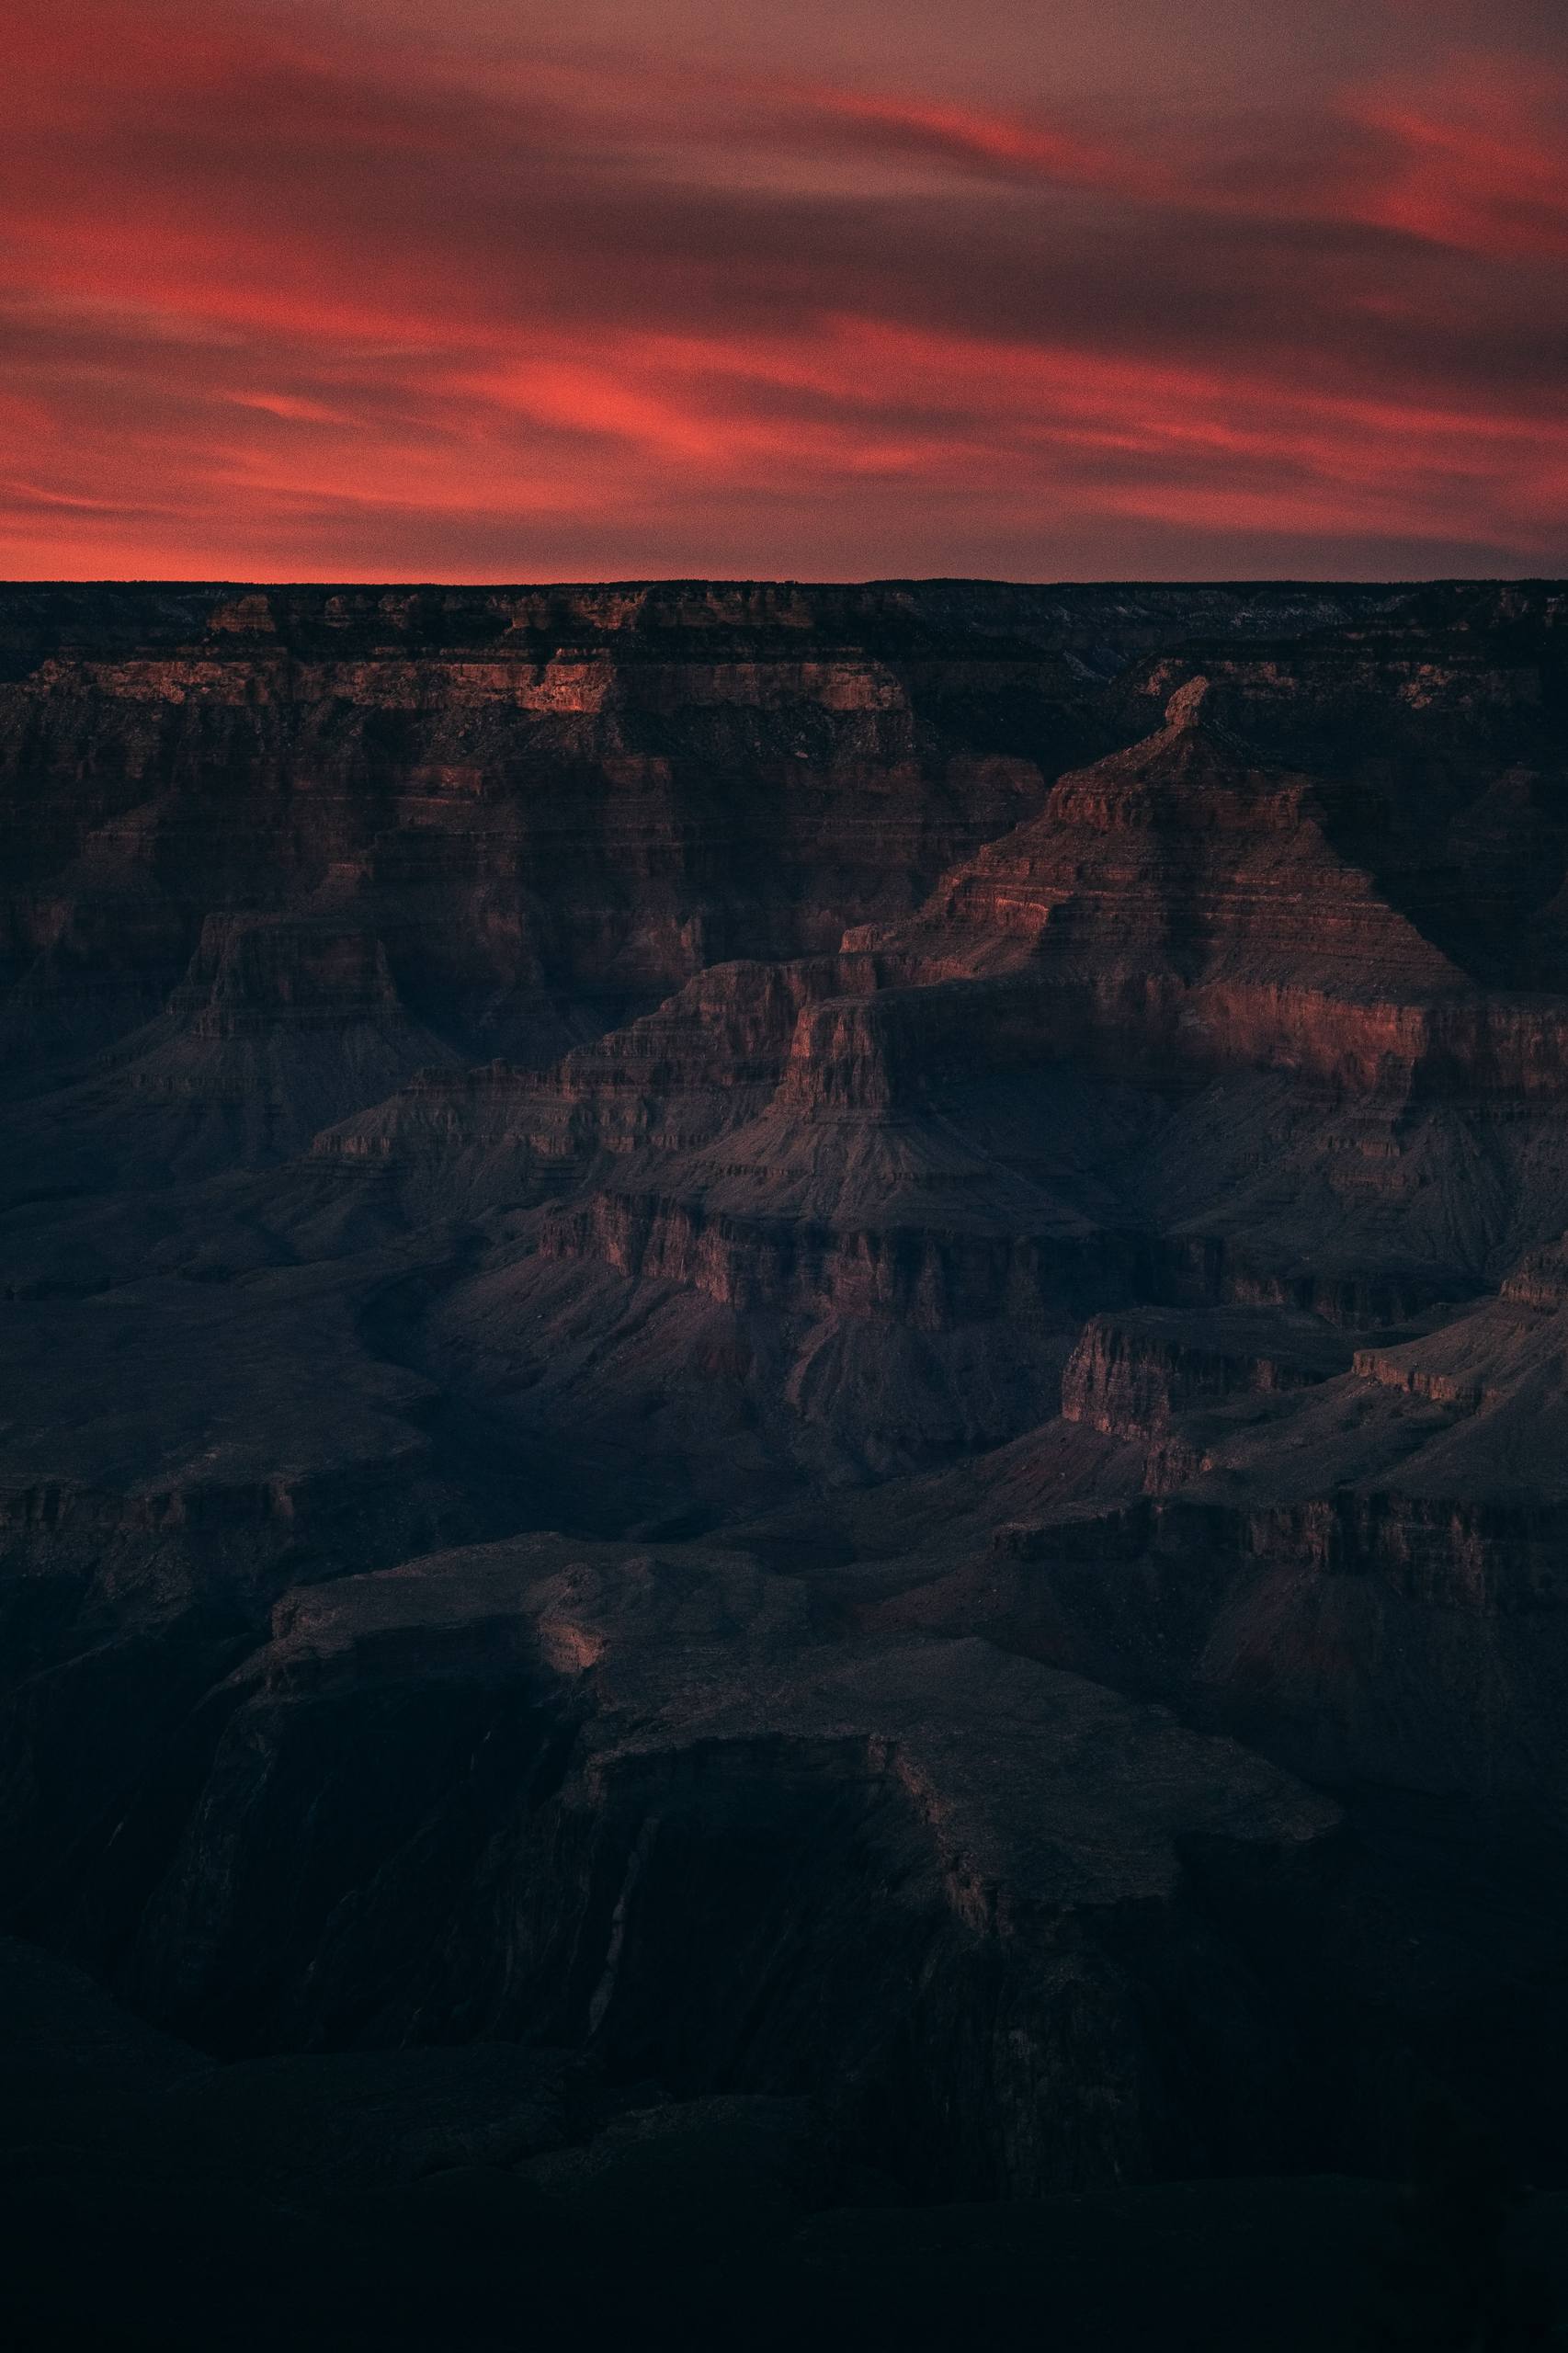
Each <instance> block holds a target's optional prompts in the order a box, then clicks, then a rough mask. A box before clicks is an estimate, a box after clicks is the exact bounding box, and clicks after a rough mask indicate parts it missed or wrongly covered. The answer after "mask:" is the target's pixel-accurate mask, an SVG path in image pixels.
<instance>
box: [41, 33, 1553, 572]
mask: <svg viewBox="0 0 1568 2353" xmlns="http://www.w3.org/2000/svg"><path fill="white" fill-rule="evenodd" d="M6 19H7V23H8V25H9V26H10V28H12V29H11V31H10V34H9V36H8V39H7V43H6V47H7V51H8V52H9V53H8V55H7V59H6V118H7V121H6V140H5V142H4V148H3V152H0V208H3V214H0V304H3V313H4V324H3V328H0V337H3V340H0V415H3V417H4V427H5V430H4V438H3V442H0V573H4V574H8V575H11V576H27V577H51V576H60V575H78V576H82V575H85V576H95V577H97V576H107V575H120V576H126V575H130V576H140V577H170V576H180V575H193V574H194V575H201V576H209V577H211V576H224V577H231V578H233V577H249V578H267V577H270V578H293V579H310V578H333V579H345V580H347V579H355V578H361V579H364V578H369V579H388V578H398V577H404V578H406V577H417V578H423V579H472V580H484V579H492V580H494V579H507V580H526V579H530V578H531V579H540V578H576V579H584V578H595V577H619V578H626V577H637V576H648V575H671V574H730V575H733V574H742V575H758V574H770V575H775V576H777V575H789V576H794V577H807V578H810V577H828V578H857V577H866V576H871V575H879V574H881V575H886V574H931V573H945V574H1001V575H1005V576H1010V577H1014V578H1036V579H1040V578H1046V579H1049V578H1053V577H1074V578H1085V577H1088V578H1093V577H1105V576H1116V575H1119V574H1120V575H1140V574H1141V575H1143V576H1161V575H1163V576H1167V577H1182V576H1187V577H1199V576H1205V575H1207V576H1210V577H1212V576H1227V575H1228V576H1238V575H1242V576H1246V575H1261V574H1308V575H1311V574H1316V575H1320V576H1321V575H1328V576H1333V575H1341V576H1350V575H1369V574H1370V575H1383V574H1398V575H1409V574H1433V573H1453V572H1466V573H1478V572H1479V573H1493V574H1497V573H1502V574H1518V573H1525V574H1528V573H1542V572H1562V571H1565V570H1568V398H1565V396H1564V387H1565V384H1568V6H1564V0H1487V5H1486V6H1480V5H1471V0H1419V5H1417V0H1294V5H1292V6H1289V7H1287V6H1277V5H1274V0H1268V5H1265V0H1030V4H1029V5H1026V0H964V5H962V6H958V5H954V0H790V5H789V6H773V7H769V8H766V9H765V8H763V7H761V6H756V5H754V0H667V4H662V0H573V5H571V6H565V7H562V6H559V5H552V6H550V7H545V6H540V5H535V0H440V5H439V6H430V5H415V0H312V5H311V6H309V7H308V8H307V7H291V6H279V5H275V0H267V4H266V5H264V0H202V5H200V6H187V5H186V0H8V5H7V7H6Z"/></svg>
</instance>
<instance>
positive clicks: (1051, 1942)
mask: <svg viewBox="0 0 1568 2353" xmlns="http://www.w3.org/2000/svg"><path fill="white" fill-rule="evenodd" d="M1565 609H1568V608H1565V605H1564V599H1563V597H1562V594H1561V592H1559V591H1558V590H1557V589H1555V588H1553V587H1551V586H1550V585H1525V586H1521V587H1508V588H1501V587H1495V586H1487V585H1473V586H1471V585H1463V584H1459V585H1437V586H1434V587H1430V588H1421V589H1398V590H1395V589H1379V588H1372V587H1364V586H1363V587H1354V588H1346V589H1337V588H1332V587H1325V588H1323V589H1315V588H1312V589H1308V588H1290V587H1278V588H1263V589H1255V590H1247V589H1232V588H1223V587H1211V588H1193V589H1184V588H1181V587H1176V586H1161V587H1151V588H1146V589H1145V588H1131V587H1128V588H1116V587H1104V588H1096V587H1085V588H1076V589H1068V588H1062V589H1034V588H1009V587H1006V586H1003V585H995V584H986V583H965V582H949V583H926V584H920V583H916V584H896V583H894V584H881V585H870V586H867V587H858V588H847V587H841V588H813V587H809V586H790V585H767V584H741V585H735V584H717V585H705V584H700V583H695V584H693V583H687V584H672V585H664V586H656V585H655V586H650V585H628V586H621V587H607V588H573V589H544V588H537V589H536V588H526V589H517V590H500V589H483V590H478V589H475V590H462V589H451V590H448V589H419V590H407V589H398V590H389V591H381V590H376V589H360V588H353V589H342V590H334V589H328V588H321V589H267V588H256V589H243V590H241V589H233V588H218V587H214V588H210V589H209V588H183V587H171V588H142V589H131V588H114V587H105V588H101V589H91V588H70V589H63V588H62V589H48V588H38V589H17V590H11V591H6V592H5V594H4V596H3V597H0V834H3V837H4V842H5V858H4V865H3V870H0V982H3V994H0V1035H3V1036H4V1039H5V1041H6V1059H5V1065H4V1088H5V1094H4V1122H5V1147H4V1158H3V1172H4V1207H3V1211H0V1266H3V1282H0V1290H3V1293H4V1297H3V1300H0V1341H3V1345H4V1347H5V1348H6V1350H7V1351H8V1357H7V1378H6V1383H5V1388H4V1400H3V1404H0V1547H3V1549H0V1564H3V1574H0V1617H3V1621H4V1625H5V1629H6V1646H5V1691H4V1696H3V1699H0V1777H3V1779H0V1787H3V1790H4V1796H5V1803H4V1806H3V1807H0V1823H3V1824H4V1830H3V1836H4V1840H5V1853H6V1872H5V1880H6V1887H7V1890H8V1896H7V1903H8V1905H9V1924H10V1926H11V1927H13V1928H15V1929H17V1931H19V1932H20V1933H21V1934H23V1935H25V1936H30V1937H34V1938H39V1939H41V1940H42V1941H43V1942H45V1943H47V1944H50V1945H52V1946H55V1947H58V1948H59V1949H62V1951H65V1952H68V1953H70V1954H71V1955H73V1956H74V1957H75V1958H76V1959H77V1960H79V1961H85V1963H86V1964H87V1965H88V1966H89V1967H91V1968H92V1969H94V1970H95V1971H96V1972H98V1973H99V1974H100V1975H102V1976H105V1977H107V1978H108V1979H110V1980H112V1982H113V1984H114V1985H115V1987H116V1988H117V1990H118V1992H119V1994H120V1995H122V1996H124V1997H125V1998H126V1999H128V2000H129V2001H131V2003H132V2004H134V2005H135V2006H138V2007H140V2008H141V2010H142V2012H143V2013H144V2014H145V2015H146V2016H148V2017H150V2018H153V2020H155V2021H156V2022H157V2023H158V2024H159V2025H160V2026H162V2027H165V2028H169V2029H175V2030H176V2031H177V2032H179V2033H182V2034H185V2035H187V2036H191V2037H194V2038H195V2039H196V2040H198V2041H199V2042H202V2043H205V2044H207V2045H210V2046H211V2047H212V2048H214V2049H216V2050H219V2051H221V2052H222V2053H223V2054H224V2055H225V2057H227V2058H229V2059H234V2058H236V2057H238V2056H240V2055H243V2054H244V2053H247V2052H249V2053H255V2052H268V2051H270V2052H330V2051H339V2050H341V2049H342V2048H344V2047H346V2046H347V2047H353V2048H355V2049H357V2050H360V2051H365V2052H369V2051H376V2050H381V2049H383V2048H387V2049H390V2048H402V2047H404V2046H415V2045H425V2044H430V2045H442V2046H447V2045H453V2044H461V2043H465V2042H472V2041H484V2040H489V2041H492V2042H494V2041H500V2042H504V2043H506V2045H507V2046H508V2047H511V2048H514V2049H519V2050H524V2051H528V2052H536V2051H537V2052H541V2053H542V2052H546V2051H548V2052H551V2053H554V2054H556V2056H555V2057H552V2058H551V2061H550V2065H551V2067H555V2066H556V2065H557V2064H558V2062H559V2063H560V2064H562V2065H565V2064H566V2063H567V2061H566V2060H563V2059H560V2054H562V2053H566V2054H570V2055H571V2056H570V2063H571V2065H573V2066H578V2065H579V2064H580V2065H581V2066H584V2067H590V2068H592V2069H593V2070H597V2071H598V2073H597V2075H596V2076H595V2081H596V2082H597V2081H599V2080H601V2078H602V2080H603V2081H605V2082H607V2083H608V2084H610V2085H611V2086H613V2085H615V2084H616V2083H637V2084H647V2083H656V2084H657V2085H658V2086H661V2087H662V2089H661V2093H660V2096H661V2097H673V2098H674V2100H675V2101H676V2102H677V2103H712V2102H722V2101H723V2100H728V2099H739V2100H750V2101H755V2102H760V2103H764V2104H766V2103H775V2104H778V2103H783V2104H786V2106H787V2105H788V2104H789V2103H791V2102H796V2103H799V2102H813V2103H817V2104H818V2105H817V2109H814V2110H813V2113H820V2114H821V2115H824V2116H827V2117H828V2118H829V2119H830V2124H831V2131H830V2137H831V2138H832V2140H833V2145H834V2147H835V2149H836V2150H837V2151H838V2152H839V2155H840V2157H842V2159H843V2162H844V2163H845V2164H846V2165H852V2166H858V2167H860V2168H862V2169H863V2170H864V2171H866V2172H867V2173H869V2175H870V2176H873V2177H875V2178H876V2180H878V2181H880V2182H881V2183H883V2184H884V2185H885V2184H886V2183H888V2182H890V2181H892V2182H895V2183H896V2184H897V2185H898V2188H899V2191H900V2194H903V2195H907V2196H910V2197H915V2198H923V2199H929V2198H933V2197H945V2198H966V2197H973V2196H983V2197H991V2196H1003V2197H1008V2198H1017V2197H1038V2196H1043V2195H1046V2194H1048V2193H1054V2192H1056V2191H1059V2190H1065V2189H1074V2188H1091V2187H1100V2188H1105V2187H1108V2185H1112V2184H1115V2183H1126V2182H1129V2181H1136V2180H1151V2179H1157V2178H1161V2177H1176V2176H1187V2175H1192V2176H1206V2175H1217V2174H1226V2175H1232V2176H1242V2175H1245V2174H1248V2173H1257V2172H1261V2171H1292V2170H1297V2171H1299V2170H1301V2169H1303V2168H1307V2169H1315V2170H1317V2171H1320V2172H1322V2171H1333V2170H1352V2171H1354V2170H1365V2171H1373V2172H1375V2171H1379V2170H1382V2169H1387V2168H1389V2167H1391V2166H1392V2167H1397V2166H1398V2165H1399V2164H1400V2163H1401V2162H1402V2161H1403V2157H1402V2152H1403V2151H1404V2150H1405V2149H1406V2148H1407V2145H1408V2136H1409V2133H1410V2131H1411V2130H1412V2121H1411V2120H1412V2118H1413V2117H1414V2116H1415V2114H1416V2113H1417V2111H1418V2110H1419V2109H1420V2107H1421V2103H1422V2101H1423V2100H1424V2099H1426V2098H1427V2097H1428V2096H1429V2095H1430V2094H1432V2093H1433V2092H1434V2090H1435V2091H1436V2092H1437V2093H1438V2094H1441V2095H1442V2096H1445V2097H1452V2098H1454V2099H1457V2100H1460V2101H1462V2102H1464V2103H1467V2104H1469V2105H1471V2106H1474V2107H1477V2108H1479V2109H1482V2110H1483V2111H1484V2112H1485V2114H1486V2115H1487V2116H1488V2117H1489V2118H1490V2119H1491V2120H1492V2122H1493V2124H1494V2127H1495V2128H1496V2129H1497V2130H1498V2131H1501V2132H1503V2133H1504V2135H1505V2136H1506V2138H1507V2139H1508V2141H1509V2143H1510V2145H1512V2146H1514V2147H1515V2148H1517V2149H1518V2150H1520V2151H1528V2153H1529V2155H1530V2162H1531V2163H1532V2164H1537V2165H1541V2166H1543V2167H1544V2166H1549V2165H1551V2164H1554V2163H1556V2162H1558V2161H1559V2159H1558V2157H1556V2156H1554V2155H1553V2151H1554V2150H1555V2148H1556V2145H1557V2144H1556V2143H1555V2141H1554V2139H1553V2135H1554V2133H1556V2132H1557V2131H1559V2130H1560V2127H1559V2124H1558V2122H1557V2120H1558V2119H1559V2118H1560V2116H1561V2114H1562V2112H1563V2096H1564V2094H1568V2065H1565V2063H1564V2062H1563V2059H1562V2038H1561V2034H1560V2032H1558V2031H1556V2029H1553V2028H1552V2026H1551V2018H1552V2016H1553V2014H1554V2008H1555V2007H1556V2006H1559V2005H1561V2004H1562V2002H1564V2001H1568V1989H1565V1988H1564V1986H1563V1983H1562V1967H1561V1951H1562V1934H1561V1932H1562V1926H1563V1922H1562V1897H1561V1894H1560V1893H1559V1891H1560V1890H1561V1888H1562V1886H1563V1885H1564V1884H1568V1881H1565V1879H1564V1876H1563V1872H1562V1863H1563V1861H1564V1860H1568V1857H1564V1856H1563V1854H1562V1834H1561V1823H1562V1819H1563V1812H1562V1809H1563V1804H1564V1800H1565V1798H1568V1786H1565V1776H1564V1758H1565V1756H1568V1745H1565V1743H1568V1614H1565V1607H1564V1605H1565V1602H1568V1575H1565V1574H1564V1568H1563V1563H1564V1560H1565V1559H1568V1551H1565V1549H1564V1548H1565V1546H1568V1470H1565V1468H1564V1466H1565V1465H1568V1402H1565V1401H1568V1278H1565V1275H1564V1264H1565V1260H1564V1247H1563V1235H1564V1233H1565V1232H1568V922H1565V921H1564V915H1563V910H1564V908H1565V907H1568V741H1565V727H1568V633H1565V627H1564V613H1565ZM1413 1953H1417V1954H1418V1955H1419V1960H1418V1961H1412V1958H1411V1956H1412V1954H1413ZM540 2064H541V2065H542V2064H543V2061H542V2059H541V2060H540ZM508 2080H510V2079H508ZM541 2080H542V2078H541ZM550 2080H551V2084H553V2083H554V2082H555V2077H554V2076H551V2078H550ZM574 2080H575V2078H574ZM529 2081H530V2082H531V2081H532V2078H531V2077H530V2078H529ZM508 2097H510V2095H508ZM518 2097H519V2098H520V2097H522V2095H521V2094H520V2093H519V2094H518ZM528 2097H529V2099H530V2100H532V2099H533V2094H532V2093H529V2095H528ZM542 2097H544V2095H543V2094H540V2098H542ZM573 2097H576V2096H575V2095H574V2096H573ZM596 2097H597V2095H596ZM549 2101H551V2102H555V2103H556V2106H554V2107H551V2109H550V2113H551V2116H554V2115H555V2113H556V2108H557V2107H561V2112H562V2114H565V2113H566V2112H567V2110H568V2109H569V2110H570V2112H571V2114H572V2115H577V2114H578V2113H579V2110H578V2109H576V2108H573V2107H572V2103H571V2101H570V2100H566V2099H565V2095H564V2094H562V2095H561V2099H560V2100H558V2099H557V2094H556V2092H555V2091H553V2090H552V2091H551V2092H550V2094H549ZM562 2101H564V2102H565V2105H564V2107H562V2106H561V2102H562ZM535 2105H537V2102H536V2103H535ZM547 2105H548V2102H547ZM508 2112H509V2111H508ZM533 2112H534V2109H533V2108H532V2107H530V2108H529V2109H528V2113H529V2114H530V2115H532V2114H533ZM794 2112H795V2111H794V2110H793V2109H790V2114H791V2115H793V2114H794ZM595 2113H596V2114H597V2111H595ZM694 2113H695V2110H694ZM702 2113H703V2114H704V2116H707V2115H708V2114H709V2111H708V2109H706V2108H705V2109H703V2111H702ZM748 2113H750V2111H748ZM758 2113H759V2114H760V2113H761V2111H760V2110H759V2111H758ZM581 2114H582V2116H583V2117H587V2115H588V2110H587V2109H585V2108H584V2109H581ZM767 2114H768V2116H773V2114H774V2111H773V2109H771V2108H769V2109H767ZM710 2121H711V2119H710ZM732 2122H733V2120H732ZM774 2122H775V2123H777V2122H778V2119H777V2117H775V2118H774ZM443 2129H446V2128H445V2127H443ZM517 2129H518V2131H519V2132H522V2128H521V2127H520V2126H519V2127H518V2128H517ZM542 2129H543V2128H542V2127H540V2130H541V2131H542ZM576 2129H577V2128H576V2126H572V2127H571V2128H570V2130H571V2131H575V2130H576ZM707 2129H708V2128H707V2126H704V2130H707ZM713 2129H714V2130H715V2131H717V2130H718V2129H719V2128H718V2125H717V2124H715V2125H714V2126H713ZM736 2129H737V2130H738V2129H739V2128H738V2126H737V2127H736ZM748 2129H749V2127H748ZM758 2129H759V2130H760V2129H761V2128H760V2126H759V2127H758ZM778 2129H779V2131H782V2130H783V2127H782V2125H779V2127H778ZM824 2129H826V2128H824ZM474 2130H475V2131H478V2130H479V2128H478V2126H477V2125H476V2126H475V2127H474ZM484 2130H485V2131H489V2130H490V2125H489V2123H486V2125H485V2127H484ZM497 2130H499V2128H497ZM508 2130H510V2127H508ZM554 2130H555V2127H554V2126H553V2125H552V2126H551V2131H554ZM565 2130H567V2128H566V2127H562V2131H565ZM589 2130H590V2126H589V2123H587V2122H585V2123H584V2124H583V2126H582V2131H583V2132H584V2133H585V2134H586V2133H588V2132H589ZM593 2130H594V2131H597V2130H598V2127H597V2125H594V2126H593ZM724 2130H725V2131H729V2130H730V2125H729V2124H726V2125H725V2126H724ZM768 2130H769V2131H772V2130H773V2125H769V2127H768ZM793 2130H794V2127H793V2126H792V2125H791V2126H790V2131H793ZM534 2131H535V2128H534V2126H532V2125H530V2126H529V2127H528V2131H527V2132H522V2138H521V2139H518V2140H517V2151H520V2152H522V2154H516V2153H514V2156H513V2157H512V2158H509V2159H507V2160H506V2163H507V2164H508V2165H522V2164H524V2163H525V2161H526V2162H527V2163H528V2164H529V2165H532V2164H535V2163H542V2162H543V2157H542V2154H541V2151H542V2150H543V2149H544V2147H545V2145H546V2144H545V2143H540V2142H538V2141H537V2139H529V2138H528V2134H529V2133H532V2132H534ZM525 2143H527V2146H526V2147H525V2145H524V2144H525ZM465 2145H466V2144H465ZM475 2145H478V2144H477V2143H476V2144H475ZM484 2145H485V2146H486V2147H490V2146H491V2143H488V2142H486V2143H484ZM508 2145H510V2143H508ZM549 2145H551V2147H553V2146H554V2143H550V2144H549ZM790 2145H791V2146H792V2145H793V2143H791V2144H790ZM494 2146H495V2147H496V2148H499V2147H500V2146H501V2142H500V2140H496V2141H495V2142H494ZM846 2153H848V2154H846ZM485 2162H487V2163H488V2162H490V2160H488V2159H487V2160H485ZM496 2162H499V2160H497V2161H496ZM552 2162H553V2160H552ZM560 2162H561V2165H564V2163H565V2161H564V2160H563V2159H562V2160H561V2161H560ZM585 2162H586V2160H585ZM597 2162H598V2160H597V2159H596V2160H595V2163H596V2164H597ZM606 2162H607V2163H608V2159H607V2160H606ZM835 2162H836V2160H835ZM566 2171H567V2172H569V2171H570V2168H569V2167H568V2168H566ZM565 2177H566V2174H565V2173H564V2172H563V2173H562V2179H564V2178H565Z"/></svg>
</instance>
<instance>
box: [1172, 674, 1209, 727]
mask: <svg viewBox="0 0 1568 2353" xmlns="http://www.w3.org/2000/svg"><path fill="white" fill-rule="evenodd" d="M1208 699H1209V681H1208V679H1207V678H1205V677H1201V676H1199V677H1197V678H1188V680H1187V684H1186V686H1185V687H1178V688H1176V692H1175V694H1174V695H1172V697H1171V699H1170V700H1169V702H1168V703H1166V705H1165V725H1166V726H1167V727H1196V726H1197V725H1198V723H1199V719H1200V718H1201V717H1202V713H1203V706H1204V704H1205V702H1206V701H1207V700H1208Z"/></svg>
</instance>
